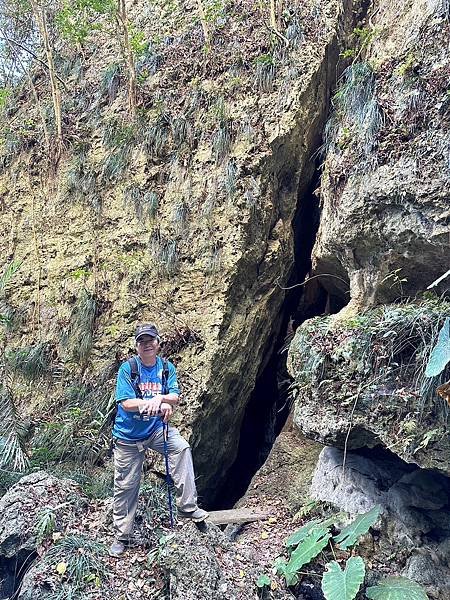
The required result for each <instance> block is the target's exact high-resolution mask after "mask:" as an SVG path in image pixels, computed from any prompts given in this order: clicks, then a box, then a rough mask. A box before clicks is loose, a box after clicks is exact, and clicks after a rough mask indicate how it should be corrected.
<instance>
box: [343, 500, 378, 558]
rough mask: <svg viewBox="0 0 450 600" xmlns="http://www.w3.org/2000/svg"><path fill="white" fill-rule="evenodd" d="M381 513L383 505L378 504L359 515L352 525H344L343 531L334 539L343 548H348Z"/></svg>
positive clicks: (366, 530)
mask: <svg viewBox="0 0 450 600" xmlns="http://www.w3.org/2000/svg"><path fill="white" fill-rule="evenodd" d="M380 513H381V506H380V505H379V504H377V505H376V506H374V507H373V508H372V510H370V511H369V512H367V513H364V514H363V515H359V516H358V517H357V518H356V519H355V520H354V521H353V522H352V523H350V525H347V527H344V529H343V530H342V531H341V533H340V534H339V535H337V536H336V537H335V538H334V541H335V542H336V543H337V544H339V546H340V547H341V548H342V550H347V548H350V547H351V546H353V545H354V544H356V542H357V541H358V539H359V538H360V537H361V536H362V535H364V534H365V533H367V532H368V531H369V529H370V527H372V525H373V524H374V523H375V522H376V521H377V519H378V517H379V516H380Z"/></svg>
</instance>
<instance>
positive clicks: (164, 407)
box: [160, 402, 173, 423]
mask: <svg viewBox="0 0 450 600" xmlns="http://www.w3.org/2000/svg"><path fill="white" fill-rule="evenodd" d="M160 411H161V416H162V420H163V421H164V423H168V422H169V419H170V417H171V416H172V415H173V406H172V405H171V404H168V403H167V402H161V407H160Z"/></svg>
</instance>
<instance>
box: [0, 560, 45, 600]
mask: <svg viewBox="0 0 450 600" xmlns="http://www.w3.org/2000/svg"><path fill="white" fill-rule="evenodd" d="M35 558H37V554H36V552H30V551H27V550H21V551H20V552H19V553H18V554H16V555H15V556H12V557H11V558H6V557H4V556H2V557H0V600H13V599H14V598H16V596H17V593H18V591H19V590H20V586H21V585H22V579H23V577H24V575H25V573H26V572H27V570H28V568H29V567H30V565H31V563H32V562H33V561H34V559H35Z"/></svg>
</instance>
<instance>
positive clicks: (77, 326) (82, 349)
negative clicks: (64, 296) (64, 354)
mask: <svg viewBox="0 0 450 600" xmlns="http://www.w3.org/2000/svg"><path fill="white" fill-rule="evenodd" d="M97 311H98V307H97V300H96V298H95V296H94V294H92V293H91V292H90V291H88V290H87V289H85V288H84V289H83V290H82V292H81V294H80V296H79V298H78V300H77V302H76V304H75V306H74V308H73V310H72V314H71V317H70V326H69V329H68V332H67V337H66V342H67V344H68V346H69V348H70V349H71V353H72V357H73V359H74V360H75V361H76V362H78V363H79V364H80V365H81V366H82V367H84V366H85V365H86V363H87V361H88V359H89V356H90V354H91V351H92V347H93V345H94V332H95V319H96V317H97Z"/></svg>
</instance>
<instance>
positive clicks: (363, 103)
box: [321, 62, 384, 156]
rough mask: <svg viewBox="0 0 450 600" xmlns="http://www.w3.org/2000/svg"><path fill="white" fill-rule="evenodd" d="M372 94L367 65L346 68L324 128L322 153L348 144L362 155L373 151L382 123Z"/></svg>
mask: <svg viewBox="0 0 450 600" xmlns="http://www.w3.org/2000/svg"><path fill="white" fill-rule="evenodd" d="M375 92H376V83H375V75H374V72H373V70H372V68H371V67H370V65H369V64H368V63H366V62H357V63H354V64H352V65H350V66H349V67H347V69H345V71H344V73H343V74H342V77H341V79H340V85H339V87H338V90H337V92H336V94H335V95H334V97H333V107H334V112H333V113H332V115H331V117H330V119H329V121H328V122H327V124H326V126H325V133H324V144H323V146H322V149H321V152H322V153H328V152H338V151H339V150H340V149H342V148H344V147H346V146H348V145H349V144H352V145H353V146H354V147H355V148H357V151H358V153H360V154H362V155H364V156H368V155H369V154H370V153H371V152H372V150H373V149H374V147H375V144H376V135H377V133H378V131H379V130H380V128H381V127H382V125H383V122H384V119H383V113H382V112H381V109H380V107H379V105H378V102H377V100H376V94H375Z"/></svg>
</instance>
